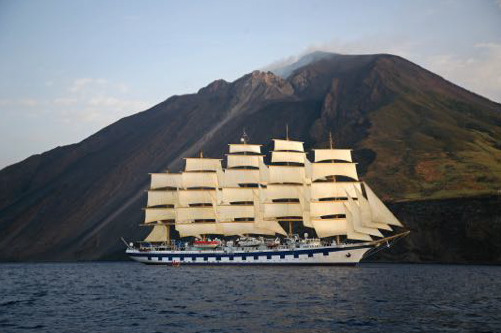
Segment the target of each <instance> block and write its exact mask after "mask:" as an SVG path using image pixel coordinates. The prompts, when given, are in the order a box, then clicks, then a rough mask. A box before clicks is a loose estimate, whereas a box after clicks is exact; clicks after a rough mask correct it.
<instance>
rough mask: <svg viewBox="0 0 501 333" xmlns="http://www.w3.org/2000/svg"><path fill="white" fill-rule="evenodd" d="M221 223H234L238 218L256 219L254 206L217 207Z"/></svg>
mask: <svg viewBox="0 0 501 333" xmlns="http://www.w3.org/2000/svg"><path fill="white" fill-rule="evenodd" d="M217 215H218V219H219V220H220V221H233V220H234V219H237V218H254V217H255V214H254V205H252V206H251V205H220V206H218V207H217Z"/></svg>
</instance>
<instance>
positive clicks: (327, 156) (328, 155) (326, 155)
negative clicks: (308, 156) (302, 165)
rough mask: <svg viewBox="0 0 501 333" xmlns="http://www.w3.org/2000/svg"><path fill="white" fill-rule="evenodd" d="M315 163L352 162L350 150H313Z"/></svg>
mask: <svg viewBox="0 0 501 333" xmlns="http://www.w3.org/2000/svg"><path fill="white" fill-rule="evenodd" d="M313 150H314V151H315V162H322V161H331V160H340V161H346V162H352V158H351V149H313Z"/></svg>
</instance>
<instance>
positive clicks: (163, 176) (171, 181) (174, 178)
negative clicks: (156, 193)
mask: <svg viewBox="0 0 501 333" xmlns="http://www.w3.org/2000/svg"><path fill="white" fill-rule="evenodd" d="M181 177H182V176H181V174H180V173H167V172H166V173H152V174H151V187H150V188H151V189H152V190H154V189H159V188H165V187H173V188H179V187H181V186H182V185H181V184H182V178H181Z"/></svg>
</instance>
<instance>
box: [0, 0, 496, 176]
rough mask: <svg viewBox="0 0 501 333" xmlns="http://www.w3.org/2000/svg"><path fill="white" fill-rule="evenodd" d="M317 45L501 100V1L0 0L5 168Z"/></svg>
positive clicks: (0, 149) (1, 154) (1, 161)
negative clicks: (416, 70) (410, 66)
mask: <svg viewBox="0 0 501 333" xmlns="http://www.w3.org/2000/svg"><path fill="white" fill-rule="evenodd" d="M313 50H326V51H333V52H338V53H347V54H356V53H382V52H385V53H393V54H397V55H401V56H403V57H405V58H407V59H409V60H411V61H414V62H416V63H418V64H419V65H421V66H423V67H425V68H427V69H430V70H432V71H434V72H436V73H438V74H439V75H442V76H443V77H445V78H446V79H449V80H451V81H453V82H454V83H457V84H459V85H461V86H463V87H465V88H467V89H470V90H472V91H474V92H477V93H479V94H481V95H484V96H486V97H488V98H490V99H492V100H494V101H497V102H501V0H497V1H496V0H472V1H460V0H449V1H445V0H444V1H439V0H430V1H418V0H413V1H410V0H409V1H404V0H394V1H391V0H388V1H385V0H378V1H373V0H371V1H332V0H328V1H312V0H305V1H290V0H289V1H278V0H273V1H269V0H266V1H182V0H179V1H152V0H149V1H126V0H121V1H97V0H96V1H90V0H86V1H78V0H72V1H66V0H54V1H43V0H39V1H35V0H32V1H28V0H27V1H14V0H12V1H7V0H0V168H2V167H4V166H6V165H8V164H11V163H14V162H17V161H20V160H22V159H24V158H26V157H28V156H29V155H31V154H34V153H41V152H43V151H46V150H48V149H51V148H54V147H56V146H59V145H65V144H70V143H74V142H78V141H80V140H82V139H84V138H85V137H87V136H89V135H91V134H92V133H94V132H96V131H97V130H99V129H101V128H102V127H104V126H106V125H108V124H110V123H112V122H114V121H116V120H118V119H120V118H122V117H124V116H127V115H130V114H133V113H136V112H139V111H142V110H145V109H147V108H149V107H150V106H153V105H155V104H156V103H158V102H161V101H163V100H165V99H166V98H168V97H169V96H171V95H174V94H185V93H191V92H196V91H197V90H198V89H199V88H201V87H203V86H205V85H207V84H208V83H210V82H212V81H213V80H215V79H219V78H223V79H225V80H227V81H233V80H235V79H236V78H238V77H240V76H242V75H244V74H246V73H248V72H251V71H253V70H255V69H262V68H268V66H270V64H279V63H282V62H290V61H291V60H292V59H294V57H297V56H299V55H302V54H305V53H307V52H309V51H313Z"/></svg>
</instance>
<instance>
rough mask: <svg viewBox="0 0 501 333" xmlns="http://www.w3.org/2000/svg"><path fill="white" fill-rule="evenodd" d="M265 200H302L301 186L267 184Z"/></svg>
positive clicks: (302, 187) (302, 189)
mask: <svg viewBox="0 0 501 333" xmlns="http://www.w3.org/2000/svg"><path fill="white" fill-rule="evenodd" d="M264 192H265V196H266V200H267V201H272V200H276V199H302V198H303V197H304V195H305V193H304V186H303V185H292V184H268V186H267V188H266V189H265V190H264Z"/></svg>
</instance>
